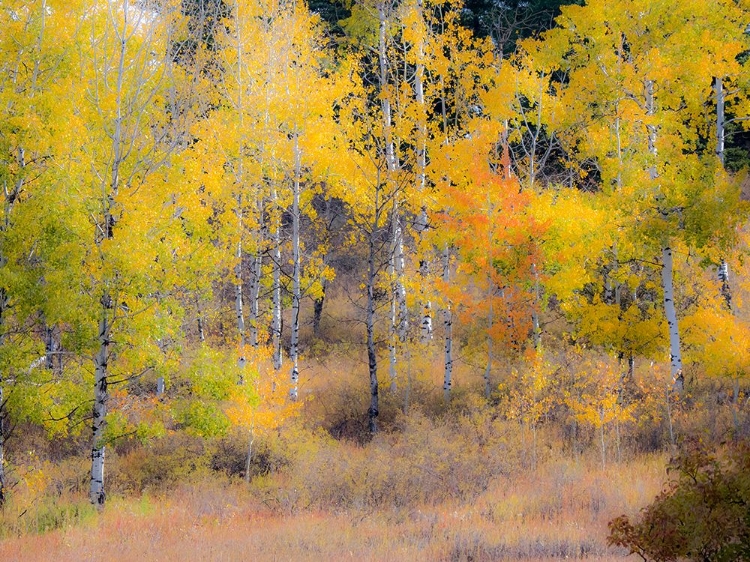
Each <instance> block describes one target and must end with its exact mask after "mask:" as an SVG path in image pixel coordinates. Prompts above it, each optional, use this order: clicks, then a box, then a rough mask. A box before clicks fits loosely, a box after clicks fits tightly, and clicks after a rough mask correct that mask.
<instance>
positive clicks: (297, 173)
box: [289, 132, 302, 400]
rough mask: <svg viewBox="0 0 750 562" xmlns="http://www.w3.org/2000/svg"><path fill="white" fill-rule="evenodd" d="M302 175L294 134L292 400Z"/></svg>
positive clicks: (294, 394)
mask: <svg viewBox="0 0 750 562" xmlns="http://www.w3.org/2000/svg"><path fill="white" fill-rule="evenodd" d="M301 174H302V165H301V153H300V147H299V134H298V133H297V132H295V134H294V182H293V189H292V261H293V267H294V270H293V273H292V283H293V289H292V337H291V346H290V350H289V358H290V360H291V362H292V374H291V388H290V389H289V397H290V398H291V399H292V400H296V399H297V385H298V383H299V364H298V360H299V350H298V346H299V307H300V298H301V296H302V288H301V285H300V245H299V244H300V241H299V229H300V203H299V197H300V177H301Z"/></svg>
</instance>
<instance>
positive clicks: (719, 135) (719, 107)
mask: <svg viewBox="0 0 750 562" xmlns="http://www.w3.org/2000/svg"><path fill="white" fill-rule="evenodd" d="M714 93H715V94H716V156H717V157H718V158H719V161H720V162H721V165H722V166H723V165H724V139H725V135H726V132H725V127H726V120H725V119H726V118H725V117H724V105H725V103H726V102H725V97H724V84H723V83H722V80H721V78H716V79H714Z"/></svg>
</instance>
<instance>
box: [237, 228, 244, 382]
mask: <svg viewBox="0 0 750 562" xmlns="http://www.w3.org/2000/svg"><path fill="white" fill-rule="evenodd" d="M241 233H242V221H240V236H242V234H241ZM235 258H236V259H237V265H236V266H235V267H234V275H235V277H236V279H235V281H234V309H235V313H236V314H237V332H238V335H239V354H238V359H237V365H238V367H239V371H240V373H239V380H238V383H239V384H245V365H246V363H247V358H246V357H245V351H246V349H245V346H246V344H247V341H246V339H245V314H244V312H243V307H242V240H241V239H240V241H239V242H237V253H236V255H235Z"/></svg>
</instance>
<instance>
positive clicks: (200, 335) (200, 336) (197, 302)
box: [195, 296, 206, 343]
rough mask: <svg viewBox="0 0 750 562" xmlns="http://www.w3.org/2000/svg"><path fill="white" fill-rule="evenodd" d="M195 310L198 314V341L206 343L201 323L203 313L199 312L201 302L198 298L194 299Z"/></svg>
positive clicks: (202, 322)
mask: <svg viewBox="0 0 750 562" xmlns="http://www.w3.org/2000/svg"><path fill="white" fill-rule="evenodd" d="M195 310H196V312H197V313H198V340H199V341H200V342H201V343H203V342H204V341H206V331H205V326H204V325H203V324H204V321H203V311H202V310H201V301H200V297H199V296H196V297H195Z"/></svg>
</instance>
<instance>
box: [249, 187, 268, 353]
mask: <svg viewBox="0 0 750 562" xmlns="http://www.w3.org/2000/svg"><path fill="white" fill-rule="evenodd" d="M258 216H259V217H260V218H259V220H261V221H262V220H263V204H262V203H261V202H259V203H258ZM264 234H265V229H264V228H263V226H262V225H261V227H260V228H258V230H257V243H256V248H255V254H253V265H252V268H251V269H250V319H249V320H250V322H249V325H250V345H251V346H252V347H253V349H257V348H258V345H260V334H259V325H260V284H261V277H262V275H263V252H262V251H261V241H262V240H263V237H264Z"/></svg>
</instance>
